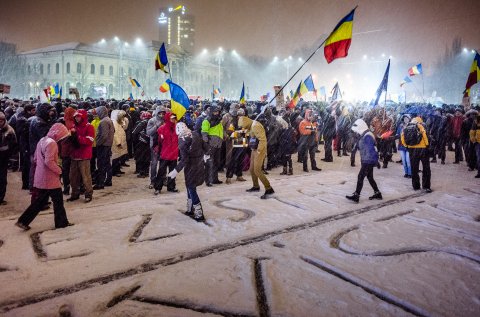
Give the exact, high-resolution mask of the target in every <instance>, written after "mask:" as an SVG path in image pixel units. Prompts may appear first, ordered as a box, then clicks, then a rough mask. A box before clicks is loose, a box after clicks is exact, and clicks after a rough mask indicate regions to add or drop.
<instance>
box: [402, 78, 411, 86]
mask: <svg viewBox="0 0 480 317" xmlns="http://www.w3.org/2000/svg"><path fill="white" fill-rule="evenodd" d="M411 82H412V80H411V79H410V77H408V76H405V78H403V80H402V82H401V83H400V87H403V85H405V84H408V83H411Z"/></svg>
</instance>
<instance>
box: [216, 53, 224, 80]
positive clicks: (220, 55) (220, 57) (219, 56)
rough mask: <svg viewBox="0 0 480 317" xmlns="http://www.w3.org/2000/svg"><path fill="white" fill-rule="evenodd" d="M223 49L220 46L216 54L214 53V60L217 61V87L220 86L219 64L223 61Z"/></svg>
mask: <svg viewBox="0 0 480 317" xmlns="http://www.w3.org/2000/svg"><path fill="white" fill-rule="evenodd" d="M223 60H224V59H223V49H222V48H221V47H219V48H218V52H217V55H215V61H216V62H217V63H218V88H220V83H221V81H220V76H221V73H220V66H221V64H222V62H223Z"/></svg>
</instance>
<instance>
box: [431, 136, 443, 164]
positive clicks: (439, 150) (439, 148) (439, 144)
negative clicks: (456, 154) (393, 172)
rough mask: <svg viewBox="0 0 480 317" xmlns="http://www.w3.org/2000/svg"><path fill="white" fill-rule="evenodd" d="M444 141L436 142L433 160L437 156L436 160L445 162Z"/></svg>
mask: <svg viewBox="0 0 480 317" xmlns="http://www.w3.org/2000/svg"><path fill="white" fill-rule="evenodd" d="M445 143H446V142H445V139H442V140H438V141H437V144H436V147H435V156H434V157H433V158H435V157H436V156H437V155H438V158H439V159H441V160H442V161H445V156H446V153H445V145H446V144H445Z"/></svg>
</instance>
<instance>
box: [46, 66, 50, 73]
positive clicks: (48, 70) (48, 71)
mask: <svg viewBox="0 0 480 317" xmlns="http://www.w3.org/2000/svg"><path fill="white" fill-rule="evenodd" d="M47 74H48V75H50V64H48V65H47Z"/></svg>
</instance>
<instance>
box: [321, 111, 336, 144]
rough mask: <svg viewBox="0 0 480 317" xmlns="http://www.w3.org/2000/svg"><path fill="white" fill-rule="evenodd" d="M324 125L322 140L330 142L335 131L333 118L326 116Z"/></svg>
mask: <svg viewBox="0 0 480 317" xmlns="http://www.w3.org/2000/svg"><path fill="white" fill-rule="evenodd" d="M324 122H325V123H324V125H323V131H322V134H323V138H324V139H325V140H330V139H333V138H334V137H335V134H336V133H337V131H336V130H335V117H333V116H332V115H330V114H327V116H326V117H325V120H324Z"/></svg>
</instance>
